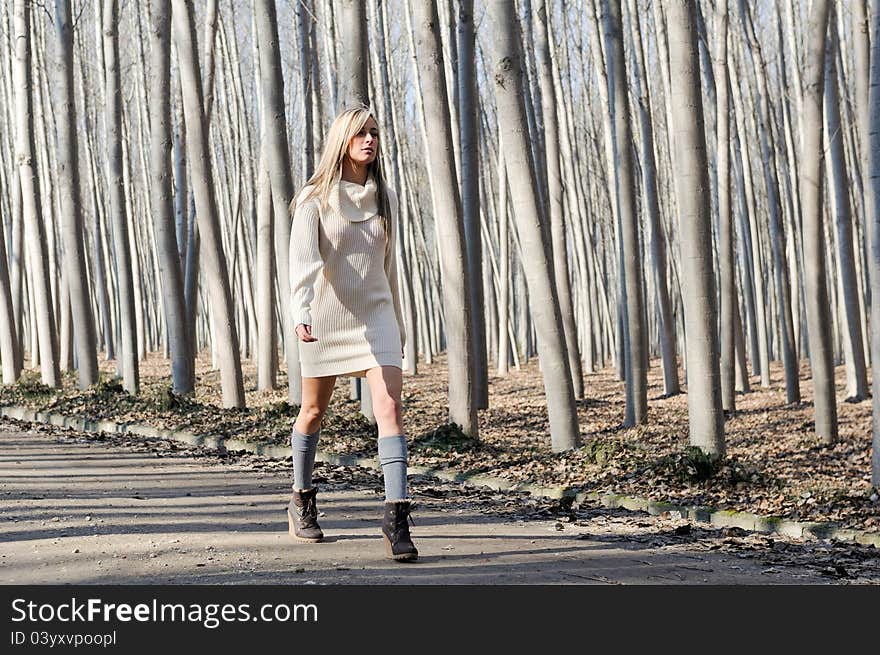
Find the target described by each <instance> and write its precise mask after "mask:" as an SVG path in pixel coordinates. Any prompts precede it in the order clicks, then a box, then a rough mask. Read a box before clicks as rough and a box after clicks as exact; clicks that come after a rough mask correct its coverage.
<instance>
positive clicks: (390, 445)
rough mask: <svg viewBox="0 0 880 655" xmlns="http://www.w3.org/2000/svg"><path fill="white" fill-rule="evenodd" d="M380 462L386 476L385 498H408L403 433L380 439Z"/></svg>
mask: <svg viewBox="0 0 880 655" xmlns="http://www.w3.org/2000/svg"><path fill="white" fill-rule="evenodd" d="M379 463H380V464H381V465H382V475H383V476H384V477H385V500H404V499H406V438H405V437H404V436H403V435H402V434H398V435H393V436H389V437H382V438H380V439H379Z"/></svg>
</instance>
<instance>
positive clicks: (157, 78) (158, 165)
mask: <svg viewBox="0 0 880 655" xmlns="http://www.w3.org/2000/svg"><path fill="white" fill-rule="evenodd" d="M150 21H151V24H150V52H151V53H152V55H151V57H152V65H151V66H150V70H151V75H152V76H153V80H152V83H151V88H152V94H151V95H150V115H151V116H152V120H151V121H150V177H151V178H152V185H151V189H152V193H153V199H152V200H153V202H152V205H153V230H154V232H155V235H156V236H155V238H156V249H157V250H158V252H157V255H158V261H159V274H160V277H161V280H162V301H163V306H164V309H165V325H166V329H167V331H168V350H169V352H170V355H171V383H172V390H173V391H174V393H176V394H181V395H183V394H191V393H192V392H193V390H194V389H195V363H194V356H195V350H194V349H193V348H194V346H195V344H194V341H193V340H192V338H191V337H192V335H191V333H190V329H189V327H188V325H189V323H188V322H187V314H186V304H185V297H184V287H183V271H182V270H181V268H180V253H179V250H178V246H177V237H176V221H175V217H174V209H173V204H172V196H171V193H172V191H171V174H170V171H171V159H170V157H171V150H170V149H171V3H170V0H156V1H155V2H153V4H152V6H151V11H150ZM118 232H119V230H114V238H115V239H118V238H119V237H118V236H117V234H118ZM123 234H125V233H123ZM117 247H120V246H117ZM120 252H126V251H120Z"/></svg>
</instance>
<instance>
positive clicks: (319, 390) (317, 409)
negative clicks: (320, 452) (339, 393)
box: [294, 375, 336, 434]
mask: <svg viewBox="0 0 880 655" xmlns="http://www.w3.org/2000/svg"><path fill="white" fill-rule="evenodd" d="M334 386H336V376H335V375H328V376H327V377H323V378H303V379H302V405H301V406H300V408H299V415H298V416H297V417H296V423H294V427H295V428H296V429H297V430H299V431H300V432H302V433H303V434H312V433H314V432H317V431H318V430H319V429H321V421H322V420H323V418H324V414H326V413H327V406H328V405H329V404H330V398H331V397H332V396H333V387H334Z"/></svg>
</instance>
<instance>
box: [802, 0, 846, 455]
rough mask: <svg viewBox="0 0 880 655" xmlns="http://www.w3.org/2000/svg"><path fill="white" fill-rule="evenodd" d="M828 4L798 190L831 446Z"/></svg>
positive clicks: (820, 402)
mask: <svg viewBox="0 0 880 655" xmlns="http://www.w3.org/2000/svg"><path fill="white" fill-rule="evenodd" d="M828 12H829V6H828V0H813V6H812V9H811V10H810V15H809V25H808V33H807V52H806V73H805V75H804V107H803V114H802V116H803V123H802V128H803V133H802V135H801V155H800V162H799V163H800V175H801V178H800V191H801V199H800V200H801V211H802V212H803V232H804V235H803V238H804V261H805V262H807V266H805V267H804V297H805V301H806V309H807V331H808V335H809V343H810V367H811V369H812V374H813V404H814V407H815V421H816V434H818V435H819V436H820V437H821V438H822V439H823V440H824V441H826V442H828V443H830V442H833V441H835V440H836V439H837V401H836V399H835V393H834V363H833V362H832V345H831V321H830V319H831V314H830V313H829V306H830V305H829V299H828V286H827V282H826V272H825V257H826V253H825V229H824V222H823V220H822V219H823V216H822V213H823V206H824V205H823V198H822V170H823V169H822V158H823V155H824V151H823V147H822V131H823V129H824V121H823V116H822V91H823V89H824V87H825V84H824V82H825V40H826V34H827V27H828Z"/></svg>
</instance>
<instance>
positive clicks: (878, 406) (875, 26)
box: [864, 0, 880, 489]
mask: <svg viewBox="0 0 880 655" xmlns="http://www.w3.org/2000/svg"><path fill="white" fill-rule="evenodd" d="M868 105H869V115H870V123H869V124H868V133H867V134H866V135H864V138H866V139H867V140H868V142H869V146H870V158H869V163H870V173H869V177H870V193H871V211H872V214H871V215H870V216H868V217H867V224H868V225H867V226H868V228H869V230H870V234H871V263H870V269H871V361H872V362H873V363H874V364H873V367H872V368H873V371H872V376H871V377H872V387H871V389H872V400H871V404H872V407H873V418H874V420H873V425H872V427H873V437H872V440H871V484H872V485H873V486H874V488H875V489H880V375H878V374H877V367H878V362H880V329H878V326H880V0H874V2H872V3H871V84H870V91H869V100H868Z"/></svg>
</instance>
